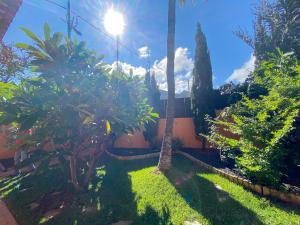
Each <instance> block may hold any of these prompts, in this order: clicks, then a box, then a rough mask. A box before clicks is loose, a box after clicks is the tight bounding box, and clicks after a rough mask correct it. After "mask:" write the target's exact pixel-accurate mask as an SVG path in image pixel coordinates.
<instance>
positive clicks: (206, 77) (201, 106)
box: [191, 23, 215, 148]
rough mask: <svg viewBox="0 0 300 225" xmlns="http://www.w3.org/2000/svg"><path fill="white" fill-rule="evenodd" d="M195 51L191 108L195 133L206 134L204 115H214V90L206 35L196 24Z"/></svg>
mask: <svg viewBox="0 0 300 225" xmlns="http://www.w3.org/2000/svg"><path fill="white" fill-rule="evenodd" d="M195 39H196V53H195V63H194V69H193V86H192V93H191V108H192V113H193V119H194V124H195V133H196V134H197V135H200V134H208V122H207V121H206V119H205V118H206V116H207V115H208V116H211V117H214V116H215V105H214V99H213V98H214V91H213V83H212V68H211V61H210V55H209V50H208V47H207V42H206V37H205V35H204V33H203V32H202V30H201V26H200V23H198V24H197V33H196V37H195ZM201 142H202V144H203V145H202V146H203V148H206V139H205V138H204V137H203V136H201Z"/></svg>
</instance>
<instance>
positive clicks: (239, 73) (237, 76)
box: [226, 54, 256, 83]
mask: <svg viewBox="0 0 300 225" xmlns="http://www.w3.org/2000/svg"><path fill="white" fill-rule="evenodd" d="M255 60H256V58H255V56H254V55H253V54H252V55H251V57H250V59H249V60H248V61H247V62H245V63H244V65H243V66H242V67H241V68H238V69H235V70H234V71H233V73H232V74H231V75H230V76H229V77H228V78H227V80H226V82H231V81H233V82H238V83H240V82H244V81H245V80H246V78H247V77H248V76H249V75H250V74H251V73H252V72H253V71H254V68H255Z"/></svg>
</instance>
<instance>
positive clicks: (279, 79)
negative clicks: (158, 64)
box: [208, 51, 300, 186]
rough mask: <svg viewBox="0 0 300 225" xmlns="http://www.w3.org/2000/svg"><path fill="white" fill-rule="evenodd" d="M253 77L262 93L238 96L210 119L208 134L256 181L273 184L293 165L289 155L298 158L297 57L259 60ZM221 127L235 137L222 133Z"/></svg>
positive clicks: (299, 103)
mask: <svg viewBox="0 0 300 225" xmlns="http://www.w3.org/2000/svg"><path fill="white" fill-rule="evenodd" d="M253 82H254V85H255V86H260V87H262V88H263V89H265V90H266V93H265V94H264V95H260V96H259V97H258V98H255V99H251V98H250V97H248V96H245V95H243V97H242V99H241V101H239V102H237V103H236V104H233V105H232V106H230V107H228V108H227V109H226V110H225V117H224V118H222V119H221V120H213V121H211V122H212V127H211V135H210V136H208V139H209V141H210V142H212V143H214V144H215V145H216V146H217V147H218V148H219V149H221V151H225V152H227V155H235V159H236V165H237V166H238V168H239V169H240V171H241V172H242V173H243V174H245V175H246V176H248V177H249V178H251V179H252V180H254V181H256V182H258V183H261V184H267V185H273V186H277V185H279V183H280V182H282V181H283V179H284V178H285V177H286V176H287V175H288V174H287V171H289V168H296V163H297V160H294V161H293V160H289V159H290V156H291V155H293V158H294V159H297V158H299V155H300V153H299V149H298V150H297V147H295V146H297V145H298V144H299V137H298V138H297V136H296V134H297V132H295V131H296V130H297V125H296V124H297V123H296V121H297V120H299V115H300V64H299V61H298V60H297V59H296V58H295V57H294V56H293V55H292V54H289V53H288V54H283V53H281V52H280V51H279V52H278V54H277V55H273V58H272V59H270V60H269V61H265V62H262V63H261V66H260V67H259V68H257V70H256V72H255V73H254V75H253ZM220 126H221V127H223V130H226V131H228V132H230V133H232V134H234V135H235V136H238V137H239V138H236V137H235V138H233V137H227V136H226V135H225V134H224V132H221V129H219V128H220ZM298 126H299V125H298ZM237 149H238V150H240V153H239V154H236V153H235V152H236V150H237ZM229 153H230V154H229ZM225 155H226V154H225ZM287 162H288V163H287Z"/></svg>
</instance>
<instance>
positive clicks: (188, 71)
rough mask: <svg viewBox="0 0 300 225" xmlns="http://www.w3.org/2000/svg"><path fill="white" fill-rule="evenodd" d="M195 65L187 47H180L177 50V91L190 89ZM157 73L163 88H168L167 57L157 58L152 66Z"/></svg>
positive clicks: (159, 83) (158, 81)
mask: <svg viewBox="0 0 300 225" xmlns="http://www.w3.org/2000/svg"><path fill="white" fill-rule="evenodd" d="M193 67H194V63H193V60H192V58H190V56H189V51H188V49H187V48H182V47H179V48H177V49H176V51H175V68H174V69H175V71H174V72H175V91H176V93H181V92H182V91H184V90H188V80H190V85H191V75H192V70H193ZM151 70H152V71H153V72H154V73H155V77H156V80H157V83H158V85H159V87H160V89H162V90H167V76H166V70H167V57H165V58H163V59H162V60H160V61H159V60H156V61H155V62H154V64H153V66H152V68H151Z"/></svg>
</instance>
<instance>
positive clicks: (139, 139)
mask: <svg viewBox="0 0 300 225" xmlns="http://www.w3.org/2000/svg"><path fill="white" fill-rule="evenodd" d="M165 127H166V119H160V120H159V126H158V136H157V138H158V139H162V138H163V135H164V131H165ZM173 135H174V137H178V138H180V140H182V141H183V146H184V147H186V148H201V143H200V141H199V140H197V139H196V135H195V131H194V123H193V119H192V118H175V119H174V127H173ZM115 147H116V148H148V147H149V143H148V142H147V141H145V139H144V136H143V132H142V131H137V132H135V133H134V134H124V135H122V136H121V137H119V138H118V139H117V141H116V143H115Z"/></svg>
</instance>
